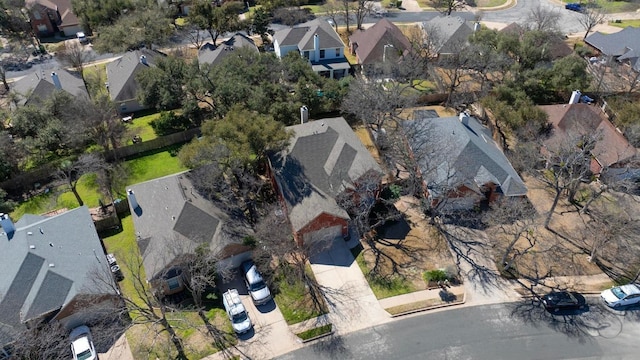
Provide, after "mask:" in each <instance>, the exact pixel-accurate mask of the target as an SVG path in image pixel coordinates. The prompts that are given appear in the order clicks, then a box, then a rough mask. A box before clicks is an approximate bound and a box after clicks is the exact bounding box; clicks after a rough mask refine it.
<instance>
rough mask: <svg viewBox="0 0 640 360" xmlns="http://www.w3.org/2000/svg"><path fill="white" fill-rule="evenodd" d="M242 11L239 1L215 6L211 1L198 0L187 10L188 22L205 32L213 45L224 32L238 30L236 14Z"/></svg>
mask: <svg viewBox="0 0 640 360" xmlns="http://www.w3.org/2000/svg"><path fill="white" fill-rule="evenodd" d="M243 9H244V5H243V3H242V2H239V1H230V2H225V3H224V4H222V6H216V5H215V4H214V3H213V2H211V1H206V0H199V1H198V2H197V3H196V4H195V5H194V6H192V7H191V8H190V9H189V16H188V18H189V22H190V23H193V24H195V25H196V26H198V27H199V28H200V29H201V30H205V31H207V32H208V33H209V35H210V36H211V41H213V43H214V44H215V43H216V41H218V37H219V36H220V35H221V34H224V33H225V32H230V31H236V30H239V29H240V20H239V17H238V14H239V13H240V12H241V11H242V10H243Z"/></svg>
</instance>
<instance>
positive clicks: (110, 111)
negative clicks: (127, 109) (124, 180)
mask: <svg viewBox="0 0 640 360" xmlns="http://www.w3.org/2000/svg"><path fill="white" fill-rule="evenodd" d="M82 117H83V118H84V122H85V124H86V126H87V128H86V130H87V132H88V135H89V137H90V138H91V139H93V140H94V141H95V142H96V143H97V144H98V145H100V146H102V148H103V149H104V150H105V151H108V150H110V149H111V150H115V149H117V148H118V147H119V146H120V141H121V139H122V137H123V135H124V134H125V132H126V130H127V129H126V127H125V125H124V124H123V123H122V120H121V118H120V115H119V114H118V112H117V111H116V107H115V105H114V104H113V102H112V101H111V99H110V98H109V95H108V94H105V93H101V94H98V95H97V96H95V97H94V98H93V99H92V100H91V101H90V102H89V101H86V102H85V103H84V107H83V114H82ZM116 160H117V158H116Z"/></svg>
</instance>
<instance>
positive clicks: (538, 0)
mask: <svg viewBox="0 0 640 360" xmlns="http://www.w3.org/2000/svg"><path fill="white" fill-rule="evenodd" d="M576 2H577V1H576ZM538 6H539V7H541V8H543V9H548V10H551V11H554V12H557V13H558V14H559V15H560V21H558V27H559V30H560V32H561V33H563V34H571V33H576V32H581V31H585V30H584V28H583V26H582V25H580V22H579V21H578V16H580V14H579V13H577V12H575V11H571V10H567V9H565V8H564V5H562V4H559V3H557V2H554V1H550V0H519V1H518V2H517V4H516V5H515V6H513V7H511V8H508V9H504V10H499V11H485V12H483V13H482V17H481V18H482V19H481V20H482V21H492V22H501V23H505V24H510V23H512V22H517V23H519V24H526V23H527V21H528V18H529V14H531V11H532V10H533V9H535V8H537V7H538Z"/></svg>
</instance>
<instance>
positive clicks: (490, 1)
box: [476, 0, 509, 8]
mask: <svg viewBox="0 0 640 360" xmlns="http://www.w3.org/2000/svg"><path fill="white" fill-rule="evenodd" d="M507 1H509V0H476V7H478V8H483V7H486V8H492V7H496V6H502V5H504V4H506V3H507Z"/></svg>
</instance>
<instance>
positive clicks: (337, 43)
mask: <svg viewBox="0 0 640 360" xmlns="http://www.w3.org/2000/svg"><path fill="white" fill-rule="evenodd" d="M315 34H318V40H319V41H320V49H327V48H343V47H344V42H342V39H340V36H339V35H338V34H337V33H336V32H335V30H334V29H333V28H332V27H331V25H329V23H328V22H326V21H325V20H323V19H315V20H312V21H308V22H306V23H302V24H299V25H296V26H295V27H292V28H287V29H283V30H279V31H276V33H275V34H274V35H273V36H274V39H275V41H277V42H278V44H279V45H280V46H290V45H297V46H298V49H299V50H313V35H315Z"/></svg>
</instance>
